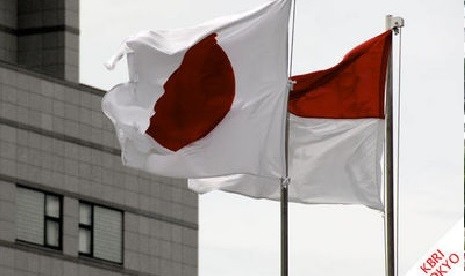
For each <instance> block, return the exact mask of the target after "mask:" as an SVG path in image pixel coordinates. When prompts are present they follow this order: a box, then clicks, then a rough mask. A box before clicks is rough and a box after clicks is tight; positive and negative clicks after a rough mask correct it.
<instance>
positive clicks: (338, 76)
mask: <svg viewBox="0 0 465 276" xmlns="http://www.w3.org/2000/svg"><path fill="white" fill-rule="evenodd" d="M391 40H392V33H391V31H387V32H385V33H383V34H381V35H379V36H377V37H374V38H372V39H370V40H368V41H366V42H365V43H363V44H362V45H359V46H358V47H356V48H355V49H353V50H352V51H351V52H349V53H348V54H347V55H346V56H345V57H344V59H343V60H342V61H341V62H340V63H339V64H338V65H336V66H334V67H332V68H329V69H326V70H321V71H316V72H313V73H310V74H305V75H300V76H293V77H291V79H292V80H293V81H294V82H295V84H294V87H293V90H292V92H291V94H290V97H289V103H288V108H289V112H290V113H291V114H290V130H289V131H290V137H289V177H290V179H291V182H290V186H289V190H288V197H289V201H291V202H301V203H322V204H328V203H330V204H331V203H332V204H363V205H365V206H368V207H370V208H373V209H378V210H384V207H383V203H382V200H381V188H382V172H383V171H382V166H381V159H382V155H383V151H384V130H385V120H384V91H385V78H386V67H387V59H388V56H389V54H390V50H391ZM189 187H190V188H191V189H194V190H196V191H198V192H208V191H211V190H214V189H222V190H226V191H230V192H234V193H239V194H244V195H249V196H253V197H257V198H268V199H279V196H280V188H279V182H278V181H276V180H272V179H266V178H259V177H254V176H250V175H233V176H228V177H222V178H217V179H202V180H189Z"/></svg>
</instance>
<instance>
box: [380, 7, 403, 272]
mask: <svg viewBox="0 0 465 276" xmlns="http://www.w3.org/2000/svg"><path fill="white" fill-rule="evenodd" d="M403 26H404V19H403V18H401V17H393V16H392V15H387V16H386V29H387V30H390V29H392V30H393V31H394V33H395V34H397V32H398V31H399V28H401V27H403ZM392 88H393V78H392V46H391V53H390V54H389V59H388V64H387V76H386V151H385V161H384V162H385V169H386V178H385V204H386V213H385V217H386V219H385V235H386V255H385V259H386V261H385V262H386V276H394V275H395V264H396V261H395V254H394V252H395V244H394V243H395V242H394V241H395V240H394V171H393V164H394V155H393V124H392V122H393V107H392V106H393V102H392V99H393V97H392V94H393V93H392V90H393V89H392Z"/></svg>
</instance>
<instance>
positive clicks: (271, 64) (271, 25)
mask: <svg viewBox="0 0 465 276" xmlns="http://www.w3.org/2000/svg"><path fill="white" fill-rule="evenodd" d="M289 14H290V0H276V1H273V2H270V3H267V4H265V5H263V6H262V7H260V8H258V9H255V10H253V11H250V12H247V13H244V14H240V15H234V16H228V17H222V18H218V19H215V20H213V21H211V22H207V23H204V24H200V25H197V26H193V27H190V28H187V29H178V30H168V31H166V30H165V31H148V32H142V33H139V34H138V35H136V36H135V37H133V38H129V39H127V40H126V41H125V42H124V43H123V47H122V49H121V51H120V52H119V53H117V54H116V55H115V56H114V57H113V58H112V60H111V61H110V62H109V64H108V67H109V68H112V67H113V66H114V65H115V63H116V62H117V61H118V60H120V59H121V58H122V57H123V56H124V55H126V56H127V59H128V67H129V77H130V81H129V82H128V83H124V84H120V85H117V86H115V87H114V88H113V89H112V90H111V91H109V92H108V93H107V94H106V95H105V97H104V98H103V100H102V109H103V112H104V113H105V114H106V115H107V116H108V117H109V118H110V119H111V120H112V122H113V123H114V126H115V130H116V134H117V136H118V138H119V142H120V144H121V150H122V161H123V164H124V165H127V166H130V167H134V168H137V169H141V170H144V171H147V172H150V173H154V174H158V175H164V176H170V177H181V178H201V177H212V176H221V175H229V174H239V173H241V174H250V175H259V176H263V177H270V178H275V179H278V178H280V177H282V175H283V174H284V168H285V161H284V155H285V154H284V139H285V138H284V133H285V131H284V129H285V118H286V102H287V94H288V87H287V83H288V78H287V43H288V42H287V30H288V21H289Z"/></svg>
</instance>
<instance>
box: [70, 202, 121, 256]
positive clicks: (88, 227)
mask: <svg viewBox="0 0 465 276" xmlns="http://www.w3.org/2000/svg"><path fill="white" fill-rule="evenodd" d="M81 204H85V205H89V206H90V208H91V209H90V210H91V225H86V224H82V223H81V221H80V218H79V229H78V231H79V230H80V229H81V228H82V229H84V230H87V231H90V254H88V253H83V252H80V251H79V248H78V255H79V256H80V257H85V258H92V259H95V260H98V261H102V262H106V263H109V264H116V265H122V264H123V261H124V260H123V258H124V211H122V210H119V209H116V208H112V207H109V206H105V205H102V204H98V203H93V202H89V201H86V200H79V205H78V206H79V208H80V206H81ZM95 206H98V207H100V208H105V209H108V210H112V211H116V212H119V213H120V214H121V250H120V259H121V261H120V262H115V261H111V260H107V259H103V258H100V257H97V256H95V255H94V245H95V242H94V225H95V220H94V218H95V215H94V210H95V208H94V207H95ZM78 242H79V236H78Z"/></svg>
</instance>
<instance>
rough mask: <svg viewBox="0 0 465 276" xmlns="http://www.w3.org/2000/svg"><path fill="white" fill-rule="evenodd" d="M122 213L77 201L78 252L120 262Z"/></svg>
mask: <svg viewBox="0 0 465 276" xmlns="http://www.w3.org/2000/svg"><path fill="white" fill-rule="evenodd" d="M122 248H123V213H122V212H121V211H118V210H115V209H111V208H107V207H104V206H100V205H96V204H91V203H88V202H79V254H80V255H84V256H89V257H94V258H97V259H101V260H105V261H109V262H114V263H122Z"/></svg>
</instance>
